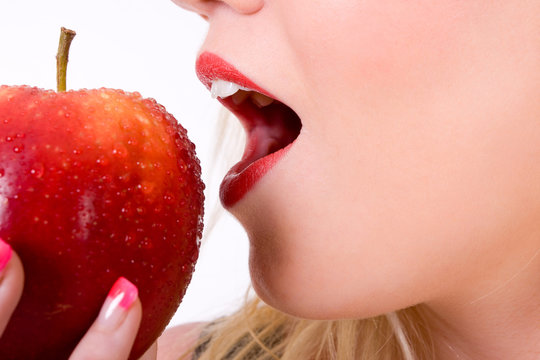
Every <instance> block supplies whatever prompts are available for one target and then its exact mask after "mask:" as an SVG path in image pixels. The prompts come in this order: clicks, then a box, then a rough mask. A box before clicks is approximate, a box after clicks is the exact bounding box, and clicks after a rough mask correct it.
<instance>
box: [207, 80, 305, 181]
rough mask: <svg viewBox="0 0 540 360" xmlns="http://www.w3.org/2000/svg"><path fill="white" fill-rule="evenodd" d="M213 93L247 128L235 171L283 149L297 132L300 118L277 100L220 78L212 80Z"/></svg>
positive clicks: (300, 125)
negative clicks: (244, 144) (240, 156)
mask: <svg viewBox="0 0 540 360" xmlns="http://www.w3.org/2000/svg"><path fill="white" fill-rule="evenodd" d="M224 88H227V90H223V89H224ZM231 89H232V90H231ZM235 90H236V91H235ZM212 94H213V95H214V96H215V97H219V101H220V102H221V103H222V104H223V105H224V106H225V107H226V108H227V109H229V110H230V111H231V112H232V113H233V114H234V115H235V116H236V117H237V118H238V119H239V120H240V122H241V123H242V125H243V127H244V129H245V131H246V135H247V136H246V138H247V142H246V147H245V150H244V154H243V156H242V159H241V160H240V162H239V163H238V164H236V165H235V167H234V168H233V171H234V173H236V174H239V173H241V172H243V171H244V170H245V169H246V168H248V167H249V166H250V165H251V164H253V163H255V162H256V161H257V160H259V159H261V158H264V157H265V156H268V155H270V154H273V153H275V152H277V151H279V150H281V149H284V148H285V147H287V146H288V145H289V144H291V143H293V142H294V140H295V139H296V138H297V137H298V135H299V134H300V130H301V128H302V122H301V121H300V118H299V117H298V115H297V114H296V113H295V112H294V111H293V110H292V109H291V108H290V107H288V106H287V105H285V104H283V103H282V102H280V101H278V100H275V99H272V98H270V97H268V96H266V95H263V94H261V93H259V92H256V91H253V90H248V89H243V88H240V87H239V86H238V85H236V84H233V83H229V82H226V81H223V80H218V81H215V82H214V83H213V84H212Z"/></svg>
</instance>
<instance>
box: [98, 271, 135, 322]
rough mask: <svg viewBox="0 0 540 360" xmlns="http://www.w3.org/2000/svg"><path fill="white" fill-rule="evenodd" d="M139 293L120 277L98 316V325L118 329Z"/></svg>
mask: <svg viewBox="0 0 540 360" xmlns="http://www.w3.org/2000/svg"><path fill="white" fill-rule="evenodd" d="M138 294H139V291H138V290H137V287H136V286H135V285H133V284H132V283H131V282H130V281H129V280H128V279H126V278H125V277H120V278H118V280H116V282H115V283H114V285H113V286H112V288H111V290H110V291H109V295H107V299H106V300H105V304H104V306H103V308H102V310H101V312H100V314H99V318H100V323H101V324H102V325H103V326H105V327H107V328H110V329H114V328H116V327H118V326H119V325H120V324H121V323H122V322H123V321H124V319H125V317H126V314H127V310H129V308H130V307H131V305H133V303H134V302H135V300H137V296H138Z"/></svg>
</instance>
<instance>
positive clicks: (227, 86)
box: [210, 79, 248, 99]
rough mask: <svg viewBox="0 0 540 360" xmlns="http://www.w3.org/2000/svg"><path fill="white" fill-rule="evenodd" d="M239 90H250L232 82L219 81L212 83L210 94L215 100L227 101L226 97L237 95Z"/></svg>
mask: <svg viewBox="0 0 540 360" xmlns="http://www.w3.org/2000/svg"><path fill="white" fill-rule="evenodd" d="M238 90H248V89H247V88H245V87H243V86H240V85H238V84H235V83H232V82H230V81H225V80H220V79H218V80H214V81H212V88H211V90H210V93H211V95H212V97H213V98H214V99H216V98H217V97H220V98H222V99H225V98H226V97H228V96H231V95H232V94H234V93H236V92H237V91H238Z"/></svg>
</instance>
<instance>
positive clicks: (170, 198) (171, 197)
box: [163, 192, 175, 204]
mask: <svg viewBox="0 0 540 360" xmlns="http://www.w3.org/2000/svg"><path fill="white" fill-rule="evenodd" d="M163 200H165V202H166V203H167V204H173V203H174V200H175V197H174V195H173V194H171V193H170V192H167V193H165V195H163Z"/></svg>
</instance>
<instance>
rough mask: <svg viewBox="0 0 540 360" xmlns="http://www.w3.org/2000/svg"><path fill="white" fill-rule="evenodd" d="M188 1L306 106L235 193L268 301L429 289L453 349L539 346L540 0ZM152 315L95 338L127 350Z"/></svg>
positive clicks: (408, 299) (301, 305) (488, 353)
mask: <svg viewBox="0 0 540 360" xmlns="http://www.w3.org/2000/svg"><path fill="white" fill-rule="evenodd" d="M175 2H177V3H178V4H179V5H180V6H182V7H185V8H187V9H189V10H193V11H196V12H198V13H199V14H200V15H201V16H203V17H204V18H205V19H207V20H208V21H209V23H210V28H209V33H208V36H207V39H206V41H205V43H204V44H203V46H202V49H201V51H211V52H214V53H216V54H218V55H220V56H221V57H222V58H224V59H225V60H227V61H228V62H230V63H231V64H234V65H235V66H236V67H237V68H238V69H239V70H240V71H241V72H242V73H244V74H245V75H246V76H248V77H249V78H250V79H252V80H253V81H254V82H255V83H257V84H259V85H260V86H261V87H263V88H265V89H267V90H268V91H269V92H270V93H272V94H274V95H275V96H276V97H277V98H278V100H280V101H282V102H284V103H286V104H287V105H289V106H290V107H292V108H293V109H294V110H295V111H296V112H297V113H298V115H299V116H300V118H301V119H302V123H303V128H302V133H301V134H300V136H299V137H298V139H297V142H296V144H295V145H294V146H293V147H292V148H291V150H290V151H289V152H288V154H287V155H286V156H285V157H284V158H283V159H282V160H281V161H280V162H279V163H278V164H277V165H276V166H275V167H274V168H273V169H272V171H271V172H269V173H268V174H267V175H266V176H265V177H264V178H263V179H262V180H261V181H260V182H259V183H258V184H257V186H256V187H255V188H254V189H253V190H252V191H251V192H250V193H248V194H247V195H246V196H245V197H244V198H243V199H242V200H241V201H240V202H238V203H237V204H236V205H235V206H234V208H232V209H230V211H231V212H232V213H233V214H234V215H235V216H236V217H237V218H238V219H239V221H240V222H241V223H242V224H243V226H244V227H245V229H246V231H247V233H248V234H249V238H250V244H251V251H250V267H251V273H252V279H253V284H254V287H255V289H256V290H257V292H258V294H259V295H260V296H261V297H262V298H263V300H265V301H266V302H268V303H269V304H270V305H272V306H274V307H276V308H278V309H280V310H283V311H285V312H288V313H290V314H293V315H297V316H301V317H306V318H313V319H341V318H364V317H368V316H373V315H378V314H382V313H385V312H388V311H394V310H398V309H401V308H404V307H407V306H411V305H414V304H419V303H423V304H426V306H427V307H428V308H429V309H430V311H431V312H432V317H431V321H432V325H433V327H434V334H433V335H434V337H435V341H436V345H437V349H436V350H437V352H438V356H437V358H438V359H475V360H476V359H517V358H519V359H537V358H538V356H539V354H540V345H539V342H538V340H537V339H538V338H540V331H539V330H538V323H539V322H540V306H538V305H539V303H540V284H539V282H538V274H540V256H538V250H539V248H540V221H538V220H539V219H538V215H537V214H540V185H539V184H540V162H539V161H538V159H539V158H540V122H538V119H540V103H539V102H538V98H539V97H540V96H539V95H540V42H539V41H538V39H539V37H540V36H539V30H538V29H540V15H538V14H540V1H538V0H494V1H486V0H470V1H456V0H440V1H429V0H414V1H401V0H387V1H376V0H366V1H350V0H347V1H345V0H326V1H325V0H317V1H313V0H294V1H291V0H272V1H269V0H229V1H227V0H222V1H217V0H175ZM300 179H301V180H302V181H299V180H300ZM13 259H16V257H14V258H13ZM12 262H16V260H12V261H11V262H10V264H9V265H8V267H7V268H6V269H4V271H5V272H4V273H3V281H2V282H1V283H0V301H3V302H5V303H13V302H14V301H15V302H16V299H17V297H18V295H17V294H18V293H17V291H20V286H19V287H17V286H12V285H10V284H14V283H17V280H15V281H14V282H13V281H8V280H9V279H11V277H12V276H19V277H18V279H19V280H18V282H19V283H20V281H21V280H20V279H22V277H21V276H22V275H21V274H22V269H20V265H13V264H12ZM10 266H12V267H11V268H10ZM13 266H15V267H17V266H18V267H19V270H15V271H14V270H13ZM18 272H19V275H17V273H18ZM10 286H11V287H10ZM17 289H19V290H17ZM137 309H139V310H137ZM131 316H133V317H134V318H131ZM137 317H140V308H138V307H137V306H133V307H132V308H131V309H129V310H128V314H127V316H126V319H127V320H125V321H124V322H123V323H122V324H121V325H120V326H121V329H124V330H122V331H125V333H124V335H123V336H110V334H101V338H100V337H99V327H98V330H96V328H95V327H93V328H91V329H90V330H89V335H87V336H86V337H85V338H84V339H83V341H82V343H83V346H82V347H83V348H84V347H85V346H86V349H87V351H90V350H91V349H92V348H94V347H95V346H92V344H100V346H103V344H104V341H109V342H110V343H107V348H108V349H110V350H111V353H115V352H116V353H118V354H120V355H121V356H125V355H123V354H125V353H126V352H129V347H130V346H131V345H130V344H131V342H132V340H133V336H134V335H133V333H134V331H133V329H136V328H137ZM2 318H3V319H4V320H5V319H7V318H9V311H8V310H6V309H4V311H3V313H2V314H1V315H0V323H3V322H5V321H4V320H2ZM129 319H131V320H129ZM179 334H181V331H180V332H179ZM107 335H109V336H107ZM178 336H181V335H178ZM126 349H127V350H126ZM149 356H150V358H154V357H155V348H153V349H152V353H151V354H149ZM73 358H74V359H76V358H83V354H82V353H77V354H75V355H74V357H73ZM93 358H96V359H98V357H93ZM119 358H122V357H119Z"/></svg>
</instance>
